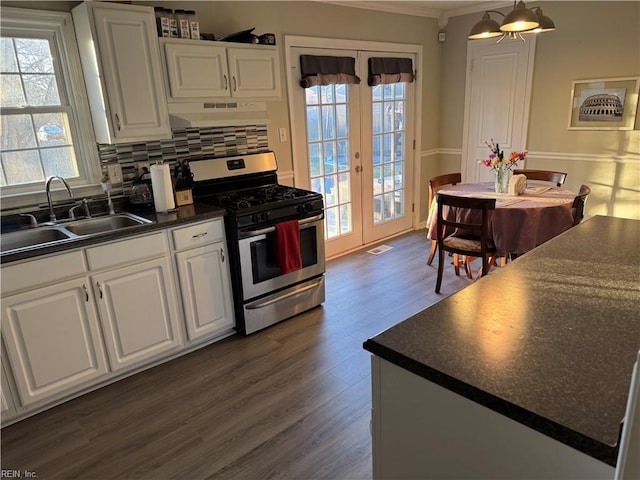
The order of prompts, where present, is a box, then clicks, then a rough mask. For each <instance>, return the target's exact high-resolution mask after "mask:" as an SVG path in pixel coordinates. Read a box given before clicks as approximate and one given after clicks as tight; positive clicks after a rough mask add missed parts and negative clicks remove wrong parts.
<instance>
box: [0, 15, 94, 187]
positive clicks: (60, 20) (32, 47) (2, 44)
mask: <svg viewBox="0 0 640 480" xmlns="http://www.w3.org/2000/svg"><path fill="white" fill-rule="evenodd" d="M1 23H2V30H1V31H0V82H1V88H0V157H1V158H0V191H1V193H2V196H3V199H4V197H6V196H12V195H20V194H28V193H35V192H41V191H42V190H43V187H44V181H45V180H46V178H47V177H49V176H51V175H58V176H61V177H63V178H65V179H66V180H68V181H69V182H70V183H71V184H72V185H75V186H82V185H89V184H91V183H94V184H95V182H96V178H97V175H98V172H97V171H98V170H99V168H98V167H99V163H98V159H97V152H96V147H95V141H92V139H93V138H94V137H93V132H92V131H91V121H90V119H89V113H88V110H87V102H86V99H85V98H86V94H85V93H84V92H85V91H84V84H83V82H82V78H81V75H80V72H81V70H80V66H79V59H78V53H77V48H76V46H75V33H74V30H73V22H72V19H71V15H70V14H68V13H58V12H44V11H37V10H24V9H11V8H3V11H2V19H1Z"/></svg>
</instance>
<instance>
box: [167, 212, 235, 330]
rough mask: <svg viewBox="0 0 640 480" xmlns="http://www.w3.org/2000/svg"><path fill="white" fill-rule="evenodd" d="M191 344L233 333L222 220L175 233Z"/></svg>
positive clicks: (173, 233)
mask: <svg viewBox="0 0 640 480" xmlns="http://www.w3.org/2000/svg"><path fill="white" fill-rule="evenodd" d="M172 236H173V242H174V247H175V249H176V250H177V251H178V253H176V255H175V259H176V265H177V270H178V276H179V278H180V290H181V293H182V305H183V309H184V314H185V321H186V326H187V335H188V336H189V340H190V341H197V340H201V339H205V338H211V337H214V336H216V335H224V334H229V333H231V332H232V331H233V327H234V326H235V321H234V317H233V298H232V296H231V281H230V278H229V266H228V263H227V261H226V253H225V251H226V250H225V246H226V244H225V238H224V226H223V222H222V220H221V219H217V220H212V221H207V222H204V223H199V224H196V225H191V226H189V227H183V228H176V229H174V230H173V232H172Z"/></svg>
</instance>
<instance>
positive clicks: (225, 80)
mask: <svg viewBox="0 0 640 480" xmlns="http://www.w3.org/2000/svg"><path fill="white" fill-rule="evenodd" d="M222 78H224V89H225V90H227V87H228V86H229V81H228V80H227V76H226V75H223V76H222Z"/></svg>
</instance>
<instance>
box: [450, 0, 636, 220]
mask: <svg viewBox="0 0 640 480" xmlns="http://www.w3.org/2000/svg"><path fill="white" fill-rule="evenodd" d="M532 5H535V3H532V4H531V5H530V4H529V3H527V6H532ZM543 7H544V12H545V14H546V15H548V16H550V17H551V18H553V20H554V22H555V23H556V27H557V29H556V31H554V32H548V33H544V34H541V35H539V36H538V40H537V45H536V58H535V69H534V76H533V86H532V98H531V111H530V118H529V136H528V141H527V147H528V149H529V151H530V157H529V160H528V161H527V168H540V169H551V170H560V171H564V172H567V173H568V177H567V186H568V187H569V188H571V189H572V190H574V191H576V190H577V189H578V188H579V187H580V185H581V184H583V183H585V184H588V185H590V186H591V187H592V195H591V196H590V197H589V200H588V202H587V210H586V214H587V216H592V215H612V216H619V217H628V218H636V219H640V130H638V129H640V122H638V123H637V124H636V130H633V131H603V130H589V131H577V130H568V129H567V125H568V116H569V102H570V96H571V88H572V82H573V81H575V80H581V79H593V78H610V77H626V76H638V75H640V2H636V1H632V2H544V4H543ZM502 11H505V9H502ZM577 13H579V15H580V16H579V19H575V15H576V14H577ZM494 16H495V17H496V18H497V16H496V15H494ZM479 18H480V15H479V14H473V15H465V16H460V17H454V18H452V19H451V20H450V21H449V24H448V25H447V27H446V31H447V43H446V44H445V46H444V50H443V55H442V67H441V73H442V78H441V81H442V97H441V100H442V105H441V111H442V115H441V119H440V123H441V130H440V132H441V135H440V141H439V145H440V147H441V148H452V149H456V148H461V147H462V128H463V114H464V100H463V99H464V89H465V82H464V78H465V65H466V43H467V42H466V34H467V33H468V32H469V30H470V28H471V26H472V25H473V24H474V23H475V22H476V21H477V20H478V19H479ZM505 41H508V40H505ZM439 160H440V162H439V170H440V173H446V172H448V171H454V170H453V167H454V164H455V165H457V166H458V168H459V161H460V158H459V157H457V161H458V163H456V156H455V155H454V156H451V155H448V156H441V157H440V159H439Z"/></svg>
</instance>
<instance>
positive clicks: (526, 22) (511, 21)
mask: <svg viewBox="0 0 640 480" xmlns="http://www.w3.org/2000/svg"><path fill="white" fill-rule="evenodd" d="M489 13H497V14H498V15H502V16H503V17H504V20H503V21H502V25H499V24H498V22H496V21H495V20H493V19H492V18H491V16H490V15H489ZM555 28H556V26H555V24H554V23H553V20H551V19H550V18H549V17H547V16H546V15H544V14H543V13H542V9H541V8H540V7H535V8H534V9H533V10H529V9H528V8H527V7H526V6H525V4H524V2H523V1H522V0H520V2H518V4H517V5H516V2H515V1H514V2H513V10H511V12H509V13H508V14H507V15H505V14H504V13H502V12H499V11H497V10H486V11H485V12H484V15H482V20H480V21H479V22H478V23H476V24H475V25H474V26H473V27H472V28H471V31H470V32H469V36H468V37H467V38H469V39H471V40H477V39H481V38H491V37H498V36H499V37H500V38H499V39H498V43H500V42H501V41H502V40H504V39H505V38H506V37H509V38H512V39H516V38H519V39H521V40H522V41H524V37H523V36H522V34H523V33H538V32H550V31H552V30H555Z"/></svg>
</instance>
